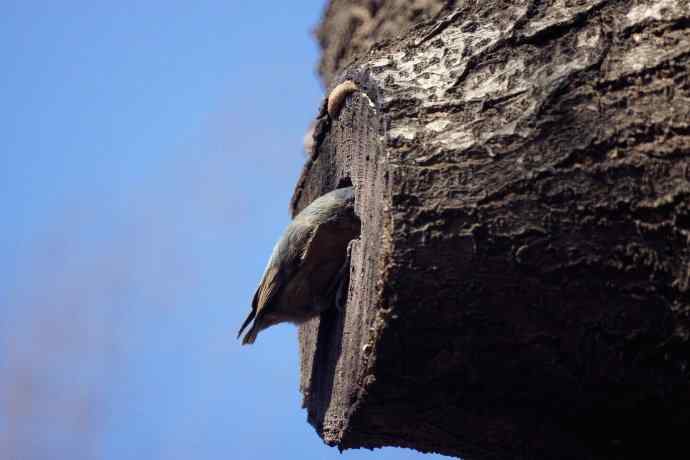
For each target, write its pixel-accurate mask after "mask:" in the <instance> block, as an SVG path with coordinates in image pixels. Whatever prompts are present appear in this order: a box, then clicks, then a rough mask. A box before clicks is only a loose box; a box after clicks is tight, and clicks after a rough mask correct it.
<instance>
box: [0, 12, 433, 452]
mask: <svg viewBox="0 0 690 460" xmlns="http://www.w3.org/2000/svg"><path fill="white" fill-rule="evenodd" d="M0 6H1V7H2V14H1V15H0V58H1V59H2V64H1V68H2V71H1V72H0V104H1V105H0V107H1V109H0V146H1V150H0V206H2V209H3V216H4V218H3V219H2V225H1V226H0V458H3V459H10V460H38V459H59V460H60V459H75V460H82V459H113V460H115V459H117V460H120V459H134V460H136V459H146V460H151V459H153V460H157V459H161V460H162V459H165V460H168V459H175V460H177V459H195V460H207V459H220V458H232V459H242V460H244V459H273V458H287V459H300V460H311V459H331V458H333V459H336V458H337V459H343V460H350V459H352V460H354V459H369V458H376V459H382V460H386V459H391V460H392V459H440V458H445V457H441V456H437V455H423V454H420V453H416V452H414V451H411V450H405V449H393V448H388V449H381V450H376V451H374V452H371V451H367V450H355V451H346V452H345V453H343V454H342V455H341V454H339V453H338V451H337V449H334V448H329V447H327V446H325V445H324V444H323V443H322V441H321V440H320V439H319V437H318V436H317V435H316V433H315V432H314V430H313V428H312V427H311V426H310V425H308V424H307V422H306V412H305V411H304V410H303V409H301V407H300V406H301V395H300V393H299V391H298V386H299V374H298V370H299V363H298V355H297V332H296V329H295V328H294V327H293V326H279V327H275V328H272V329H270V330H269V331H266V332H264V333H263V334H262V335H261V337H260V340H258V341H257V343H256V344H255V345H254V346H253V347H241V346H240V345H239V343H238V342H237V341H236V340H235V333H236V331H237V328H238V327H239V325H240V324H241V322H242V320H243V319H244V317H245V316H246V314H247V312H248V309H249V304H250V300H251V297H252V295H253V292H254V289H255V287H256V284H257V282H258V280H259V277H260V276H261V273H262V271H263V267H264V265H265V262H266V259H267V257H268V255H269V253H270V251H271V248H272V247H273V244H274V243H275V241H276V239H277V238H278V236H279V235H280V233H281V231H282V229H283V228H284V226H285V225H286V224H287V222H288V219H289V216H288V201H289V199H290V196H291V193H292V190H293V187H294V184H295V182H296V180H297V178H298V175H299V172H300V170H301V167H302V164H303V162H304V159H305V158H304V154H303V149H302V138H303V134H304V132H305V131H306V129H307V126H308V125H309V121H310V120H311V119H312V117H313V116H314V115H315V113H316V110H317V108H318V105H319V102H320V99H321V97H322V88H321V86H320V84H319V82H318V80H317V78H316V74H315V70H314V68H315V65H316V62H317V57H318V53H317V51H318V50H317V47H316V43H315V41H314V39H313V38H312V36H311V33H310V32H311V30H312V29H313V27H314V26H315V25H316V23H317V22H318V20H319V18H320V15H321V13H322V10H323V7H324V2H323V1H322V0H308V1H305V0H300V1H298V2H285V1H272V2H246V1H231V0H224V1H196V2H189V1H186V2H177V1H170V0H168V1H157V0H156V1H146V2H133V1H124V2H92V1H60V2H57V1H55V2H53V1H47V0H44V1H40V2H34V1H28V0H23V1H6V0H0Z"/></svg>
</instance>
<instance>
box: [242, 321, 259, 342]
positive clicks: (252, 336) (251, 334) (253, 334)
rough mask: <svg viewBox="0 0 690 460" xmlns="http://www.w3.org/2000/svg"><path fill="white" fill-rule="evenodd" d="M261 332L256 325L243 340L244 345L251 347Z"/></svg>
mask: <svg viewBox="0 0 690 460" xmlns="http://www.w3.org/2000/svg"><path fill="white" fill-rule="evenodd" d="M259 330H260V329H259V327H258V324H257V323H254V324H253V325H252V327H251V329H249V331H248V332H247V333H246V334H245V336H244V338H243V339H242V345H251V344H252V343H254V341H255V340H256V336H257V335H258V334H259Z"/></svg>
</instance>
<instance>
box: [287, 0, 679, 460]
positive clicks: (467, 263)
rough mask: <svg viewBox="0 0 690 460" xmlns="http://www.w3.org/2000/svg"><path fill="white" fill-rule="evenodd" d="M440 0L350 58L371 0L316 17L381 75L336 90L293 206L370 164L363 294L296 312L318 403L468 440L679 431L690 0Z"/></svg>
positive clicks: (352, 435) (354, 179) (369, 442)
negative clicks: (349, 93) (351, 25)
mask: <svg viewBox="0 0 690 460" xmlns="http://www.w3.org/2000/svg"><path fill="white" fill-rule="evenodd" d="M360 3H366V2H360ZM370 3H376V4H378V10H376V14H375V15H379V16H381V17H394V16H395V15H396V14H397V13H395V11H396V10H394V9H391V10H388V9H387V8H388V7H390V8H393V6H396V5H398V3H399V2H393V1H391V2H370ZM436 3H439V2H425V4H427V5H430V6H429V9H427V10H425V11H426V13H425V14H423V15H422V16H423V17H424V18H430V19H429V20H427V21H426V22H423V23H421V24H418V25H413V24H412V22H411V21H408V23H409V29H408V31H407V33H406V34H405V36H404V38H403V39H399V40H395V41H392V40H391V41H386V39H387V38H388V35H387V32H386V33H384V32H381V34H382V35H381V36H380V37H379V36H378V35H377V33H378V32H377V30H378V29H374V30H373V31H371V32H369V34H368V35H367V39H366V40H369V41H371V43H373V45H366V43H365V41H361V42H357V43H356V46H361V47H360V48H358V50H359V51H357V52H353V53H352V54H351V55H350V54H348V53H344V52H342V51H341V52H340V58H338V59H335V58H334V56H336V55H337V54H338V53H335V54H334V49H335V48H337V47H338V46H340V45H337V43H339V42H338V40H340V39H341V38H342V37H341V36H340V35H339V34H342V33H343V32H342V30H343V29H342V28H340V29H339V28H338V26H334V25H332V24H334V23H338V22H337V21H335V22H334V19H333V18H335V17H337V16H338V15H339V14H341V15H344V14H345V13H343V12H342V11H345V10H347V9H350V8H351V7H352V5H358V4H357V2H354V1H347V0H333V1H332V2H331V4H330V6H329V8H328V9H327V13H326V16H325V19H324V24H323V25H322V28H321V31H320V34H321V35H322V36H328V35H330V36H332V37H334V38H333V39H331V40H330V41H329V42H328V43H324V42H323V41H322V45H323V46H324V47H325V49H324V63H322V72H323V73H322V75H323V77H324V79H325V81H326V83H327V84H328V85H329V86H330V87H332V86H334V85H335V84H337V83H339V82H341V81H343V80H345V79H352V80H354V81H356V82H357V83H358V84H359V85H360V87H361V88H362V89H363V92H362V93H357V94H355V95H354V96H353V97H350V98H349V99H348V101H347V103H346V106H345V107H344V109H343V110H342V111H341V113H340V114H339V115H338V116H337V117H336V118H335V119H333V120H331V119H330V118H329V117H328V115H327V114H326V113H325V111H324V110H323V109H322V110H321V112H320V118H319V122H318V124H317V127H316V129H315V134H314V136H315V142H314V146H313V152H312V157H311V159H310V160H309V161H308V164H307V165H306V166H305V169H304V172H303V175H302V177H301V178H300V181H299V184H298V186H297V188H296V191H295V195H294V197H293V212H296V211H298V210H300V209H301V208H303V207H304V206H306V205H307V204H308V203H309V202H310V201H311V200H313V199H314V198H316V197H317V196H319V195H321V194H323V193H325V192H327V191H329V190H332V189H333V188H335V187H336V186H338V185H343V184H345V183H349V182H351V183H352V184H353V185H354V187H355V190H356V197H357V201H356V210H357V213H358V215H359V216H360V219H361V221H362V234H361V236H360V239H359V240H356V241H355V243H354V245H353V252H352V254H353V255H352V262H351V279H350V287H349V297H348V303H347V307H346V309H345V311H344V312H342V313H341V312H339V311H336V310H333V311H329V312H327V313H325V314H324V315H323V316H322V317H321V318H319V319H316V320H314V321H312V322H310V323H308V324H306V325H304V326H302V327H301V329H300V347H301V356H302V384H301V387H302V388H301V389H302V391H303V393H304V405H305V407H306V408H307V410H308V414H309V415H308V416H309V421H310V423H312V424H313V425H314V426H315V428H316V429H317V431H318V433H319V434H320V435H321V436H322V437H323V439H324V440H325V441H326V442H327V443H329V444H333V445H337V446H339V447H340V448H342V449H344V448H354V447H377V446H384V445H393V446H406V447H412V448H416V449H418V450H421V451H429V452H431V451H433V452H440V453H444V454H448V455H457V456H462V457H463V458H467V459H487V458H505V459H520V458H578V459H580V460H581V459H587V458H644V457H646V458H650V457H652V458H658V457H660V456H661V455H663V453H664V452H665V451H667V450H668V449H670V448H677V447H682V446H683V442H684V438H685V436H687V429H688V427H689V426H690V383H689V382H690V366H689V365H688V364H689V363H688V361H689V359H690V342H689V341H688V338H689V336H690V335H689V334H690V78H689V74H690V4H689V2H688V1H687V0H679V1H676V0H646V1H634V2H633V1H601V0H599V1H597V0H589V1H585V0H581V1H568V0H554V1H550V2H542V1H536V0H535V1H505V2H502V1H482V2H480V1H467V2H454V3H453V2H450V3H448V4H447V5H446V7H445V8H440V7H438V5H436ZM358 6H361V5H358ZM408 19H409V18H408ZM401 21H402V22H404V21H403V20H401ZM331 27H333V29H330V28H331ZM348 33H349V32H348ZM333 47H335V48H333ZM346 55H347V56H348V58H347V59H345V58H343V56H346ZM345 62H349V63H350V64H349V66H348V67H346V68H345V67H343V66H344V65H345ZM329 66H330V67H329ZM324 69H326V70H324ZM336 75H337V77H336ZM680 452H683V451H682V450H681V451H680Z"/></svg>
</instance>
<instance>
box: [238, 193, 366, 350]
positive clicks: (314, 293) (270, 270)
mask: <svg viewBox="0 0 690 460" xmlns="http://www.w3.org/2000/svg"><path fill="white" fill-rule="evenodd" d="M359 231H360V223H359V219H358V218H357V216H356V215H355V211H354V193H353V190H352V187H346V188H340V189H337V190H334V191H332V192H330V193H327V194H325V195H323V196H321V197H319V198H317V199H316V200H314V201H313V202H312V203H311V204H310V205H309V206H307V207H306V208H304V209H303V210H302V212H300V213H299V214H298V215H297V217H295V218H294V220H293V221H292V222H291V223H290V225H288V227H287V228H286V229H285V232H284V233H283V235H282V237H281V238H280V240H279V241H278V243H276V245H275V247H274V248H273V253H272V254H271V257H270V259H269V260H268V264H267V265H266V269H265V270H264V274H263V277H262V278H261V282H260V283H259V287H258V288H257V290H256V293H255V294H254V298H253V300H252V311H251V312H250V313H249V316H247V319H246V320H245V321H244V323H243V324H242V327H241V328H240V330H239V332H238V333H237V337H238V338H239V337H240V335H242V331H244V329H245V328H246V327H247V326H248V325H249V323H250V322H251V321H252V320H254V322H253V324H252V326H251V328H249V331H248V332H247V334H246V335H245V336H244V338H243V339H242V344H243V345H247V344H251V343H254V341H255V340H256V336H257V335H258V334H259V332H261V331H262V330H264V329H266V328H267V327H270V326H273V325H274V324H278V323H282V322H291V323H295V324H300V323H303V322H304V321H307V320H308V319H310V318H313V317H314V316H317V315H318V314H319V313H321V312H322V311H324V310H326V309H327V308H329V307H330V306H332V305H333V304H334V303H335V297H336V293H337V291H339V289H340V288H342V283H343V281H344V278H345V275H346V274H349V261H348V260H347V259H348V244H349V242H350V241H351V240H353V239H355V238H357V237H358V236H359Z"/></svg>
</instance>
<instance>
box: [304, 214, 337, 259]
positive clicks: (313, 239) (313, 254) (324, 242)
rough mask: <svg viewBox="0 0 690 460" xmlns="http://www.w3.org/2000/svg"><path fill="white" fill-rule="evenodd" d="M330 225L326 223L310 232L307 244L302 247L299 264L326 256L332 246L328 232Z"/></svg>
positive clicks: (330, 235)
mask: <svg viewBox="0 0 690 460" xmlns="http://www.w3.org/2000/svg"><path fill="white" fill-rule="evenodd" d="M331 226H332V224H330V223H328V222H326V223H323V224H320V225H317V226H316V227H315V228H314V230H313V231H312V232H311V235H310V236H309V239H308V240H307V243H306V244H305V245H304V249H303V250H302V254H301V257H300V262H301V263H305V262H307V261H309V260H317V259H319V258H322V257H324V255H325V254H328V251H330V250H331V247H332V246H333V241H332V240H333V238H332V236H333V235H332V231H330V232H329V227H331Z"/></svg>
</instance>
